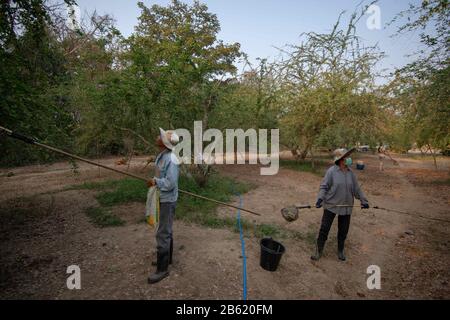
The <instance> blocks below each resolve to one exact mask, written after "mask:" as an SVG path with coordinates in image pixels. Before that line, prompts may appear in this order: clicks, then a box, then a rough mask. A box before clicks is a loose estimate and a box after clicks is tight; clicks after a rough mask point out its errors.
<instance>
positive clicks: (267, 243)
mask: <svg viewBox="0 0 450 320" xmlns="http://www.w3.org/2000/svg"><path fill="white" fill-rule="evenodd" d="M260 245H261V259H260V262H259V265H260V266H261V267H262V268H263V269H265V270H267V271H275V270H277V268H278V264H279V263H280V260H281V257H282V255H283V253H284V252H285V251H286V249H285V248H284V246H283V245H282V244H281V243H279V242H277V241H275V240H273V239H272V238H263V239H261V242H260Z"/></svg>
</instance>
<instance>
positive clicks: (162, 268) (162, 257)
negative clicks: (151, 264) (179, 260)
mask: <svg viewBox="0 0 450 320" xmlns="http://www.w3.org/2000/svg"><path fill="white" fill-rule="evenodd" d="M157 260H158V261H157V267H156V273H153V274H151V275H150V276H149V277H148V283H157V282H159V281H161V280H162V279H164V278H165V277H167V276H168V275H169V271H168V269H169V252H164V253H159V252H158V253H157Z"/></svg>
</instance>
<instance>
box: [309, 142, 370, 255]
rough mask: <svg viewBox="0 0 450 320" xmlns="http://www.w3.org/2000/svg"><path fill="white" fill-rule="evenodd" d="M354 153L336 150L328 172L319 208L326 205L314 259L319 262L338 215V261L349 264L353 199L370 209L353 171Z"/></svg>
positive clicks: (323, 183)
mask: <svg viewBox="0 0 450 320" xmlns="http://www.w3.org/2000/svg"><path fill="white" fill-rule="evenodd" d="M354 150H355V149H351V150H349V151H347V150H346V149H337V150H335V151H334V165H333V166H332V167H330V168H329V169H328V170H327V173H326V174H325V177H324V178H323V180H322V182H321V183H320V189H319V195H318V196H317V202H316V208H321V207H322V206H323V207H324V211H323V216H322V223H321V226H320V231H319V236H318V237H317V244H316V251H315V253H314V254H313V255H312V256H311V259H312V260H319V259H320V257H321V256H322V252H323V248H324V246H325V242H326V241H327V239H328V233H329V232H330V228H331V225H332V224H333V220H334V217H335V216H336V215H338V234H337V239H338V258H339V260H342V261H345V259H346V258H345V255H344V243H345V239H346V238H347V233H348V230H349V227H350V216H351V214H352V207H353V199H354V198H357V199H359V200H360V201H361V208H363V209H368V208H369V203H368V201H367V199H366V196H365V195H364V193H363V192H362V191H361V189H360V187H359V184H358V181H357V179H356V175H355V174H354V173H353V171H352V170H351V169H350V166H351V164H352V159H351V158H350V154H351V153H352V152H353V151H354Z"/></svg>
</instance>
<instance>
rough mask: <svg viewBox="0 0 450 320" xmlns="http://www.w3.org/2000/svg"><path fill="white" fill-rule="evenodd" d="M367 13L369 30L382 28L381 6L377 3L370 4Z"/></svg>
mask: <svg viewBox="0 0 450 320" xmlns="http://www.w3.org/2000/svg"><path fill="white" fill-rule="evenodd" d="M366 14H368V15H369V17H368V18H367V20H366V26H367V28H368V29H369V30H381V8H380V7H379V6H377V5H376V4H372V5H370V6H369V7H368V8H367V10H366Z"/></svg>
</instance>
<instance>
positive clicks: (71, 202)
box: [0, 155, 450, 299]
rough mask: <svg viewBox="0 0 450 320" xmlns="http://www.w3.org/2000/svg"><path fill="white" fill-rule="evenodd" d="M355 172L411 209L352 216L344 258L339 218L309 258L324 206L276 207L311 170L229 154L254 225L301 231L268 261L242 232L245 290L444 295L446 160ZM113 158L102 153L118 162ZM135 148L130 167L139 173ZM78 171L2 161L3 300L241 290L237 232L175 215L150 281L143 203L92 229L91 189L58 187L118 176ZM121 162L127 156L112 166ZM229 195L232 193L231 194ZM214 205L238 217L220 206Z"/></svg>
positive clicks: (390, 202)
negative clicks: (371, 275) (75, 273)
mask: <svg viewBox="0 0 450 320" xmlns="http://www.w3.org/2000/svg"><path fill="white" fill-rule="evenodd" d="M360 159H362V160H364V161H365V163H366V169H365V170H364V171H356V173H357V175H358V178H359V181H360V183H361V184H362V188H363V190H364V191H365V193H366V195H367V197H368V198H369V201H370V204H371V205H372V206H374V205H377V206H380V207H385V208H392V209H396V210H401V211H406V212H409V213H411V214H412V215H413V216H409V215H402V214H397V213H393V212H387V211H382V210H377V209H373V208H371V209H369V210H364V211H363V210H360V209H358V208H356V209H355V210H354V213H353V215H352V222H351V227H350V232H349V236H348V240H347V245H346V252H347V258H348V260H347V261H346V262H340V261H338V259H337V256H336V240H335V236H336V231H337V230H336V223H335V224H334V225H333V227H332V230H331V232H330V237H329V241H328V242H327V245H326V248H325V254H324V257H323V258H322V259H321V260H320V261H318V262H312V261H311V260H310V254H311V253H312V251H313V248H314V238H315V237H316V235H317V232H318V229H319V226H320V219H321V215H322V211H321V210H318V209H306V210H302V211H301V213H300V217H299V219H298V220H297V221H295V222H292V223H288V222H286V221H284V220H283V218H282V216H281V214H280V209H281V208H283V207H285V206H288V205H292V204H299V205H300V204H314V202H315V197H316V194H317V191H318V186H319V183H320V180H321V177H320V176H319V175H315V174H312V173H307V172H298V171H294V170H290V169H280V171H279V173H278V174H277V175H275V176H261V175H260V174H259V167H258V166H256V165H231V166H230V165H227V166H222V167H220V168H219V171H220V172H221V173H222V174H225V175H229V176H232V177H234V178H236V179H238V180H241V181H247V182H251V183H253V184H254V185H256V186H257V187H256V188H255V189H253V190H251V191H250V192H248V193H247V194H245V195H244V196H243V201H244V202H243V204H244V206H245V207H248V208H251V209H253V210H255V211H258V212H261V213H262V216H261V217H255V216H252V215H250V214H247V213H245V212H243V213H242V216H243V217H244V218H245V219H247V220H248V221H251V222H255V223H257V224H261V223H266V224H276V225H278V226H281V227H282V228H285V229H287V230H290V231H295V232H298V234H299V235H300V236H299V237H297V238H286V239H278V240H280V241H281V242H282V243H283V244H284V245H285V247H286V253H285V254H284V256H283V257H282V260H281V263H280V266H279V268H278V270H277V271H276V272H268V271H265V270H263V269H262V268H261V267H260V266H259V257H260V246H259V241H260V239H259V238H256V237H250V238H246V239H245V241H246V242H245V243H246V246H245V250H246V256H247V276H248V278H247V281H248V284H247V285H248V298H249V299H318V298H320V299H324V298H331V299H391V298H392V299H404V298H408V299H415V298H425V299H449V298H450V286H449V281H450V237H449V233H450V223H443V222H437V221H432V220H425V219H422V218H419V217H414V214H420V215H423V216H427V217H430V218H439V219H447V220H450V211H449V205H450V186H449V185H448V183H445V182H443V181H445V180H446V179H447V180H448V178H449V173H448V162H442V163H439V167H440V170H434V168H433V166H432V162H431V161H428V160H417V159H416V160H415V159H410V158H404V157H398V158H397V159H398V160H399V163H400V165H399V166H394V165H392V163H391V162H389V161H386V164H385V171H384V172H382V173H380V172H378V161H377V158H376V157H375V156H372V155H363V156H360ZM115 160H117V159H115V158H108V159H102V160H101V162H102V163H104V164H107V165H111V166H116V165H115V164H114V163H115ZM144 163H145V159H144V158H134V160H133V162H132V163H131V165H130V168H129V170H130V171H132V172H135V173H139V174H142V175H145V173H146V172H144V171H142V168H143V166H144ZM79 166H80V167H79V169H78V173H77V174H75V173H74V172H73V171H72V170H71V168H70V165H69V164H68V163H67V162H61V163H56V164H52V165H46V166H28V167H20V168H13V169H2V170H0V222H1V223H0V241H1V246H0V298H1V299H17V298H19V299H240V298H242V256H241V246H240V240H239V235H238V234H237V233H235V232H233V231H232V230H228V229H209V228H205V227H202V226H198V225H190V224H186V223H184V222H181V221H176V222H175V225H174V230H175V231H174V232H175V234H174V237H175V252H174V264H173V265H172V266H171V268H170V272H171V273H170V276H169V277H168V278H166V279H164V280H163V281H161V282H160V283H158V284H155V285H149V284H147V280H146V279H147V276H148V275H149V273H150V272H153V271H154V267H152V266H151V265H150V262H151V260H152V259H154V257H155V239H154V231H152V230H151V229H149V227H148V226H147V225H146V224H144V223H142V222H141V221H142V216H143V211H144V204H143V203H131V204H127V205H121V206H117V207H115V209H114V211H115V213H117V214H119V215H120V216H121V217H122V218H123V219H124V220H125V221H126V224H125V225H124V226H121V227H107V228H98V227H95V226H94V225H92V224H91V223H90V222H89V220H88V218H87V217H86V214H85V212H84V210H85V209H86V208H88V207H90V206H95V205H96V200H95V192H96V191H94V190H65V188H66V187H67V186H70V185H74V184H79V183H83V182H87V181H100V180H105V179H111V178H120V176H119V175H118V174H115V173H112V172H109V171H106V170H104V169H98V168H95V167H92V166H89V165H85V164H81V163H80V164H79ZM116 167H118V168H121V169H126V166H116ZM235 204H238V199H235ZM218 212H219V214H220V215H232V216H235V215H236V212H235V211H234V210H231V209H229V208H225V207H220V208H218ZM73 264H75V265H78V266H80V268H81V279H82V280H81V286H82V288H81V290H69V289H67V287H66V280H67V277H68V276H69V275H68V274H67V273H66V269H67V267H68V266H69V265H73ZM370 265H377V266H379V267H380V268H381V279H382V280H381V286H382V287H381V289H380V290H369V289H368V288H367V286H366V279H367V277H368V274H367V267H368V266H370Z"/></svg>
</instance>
